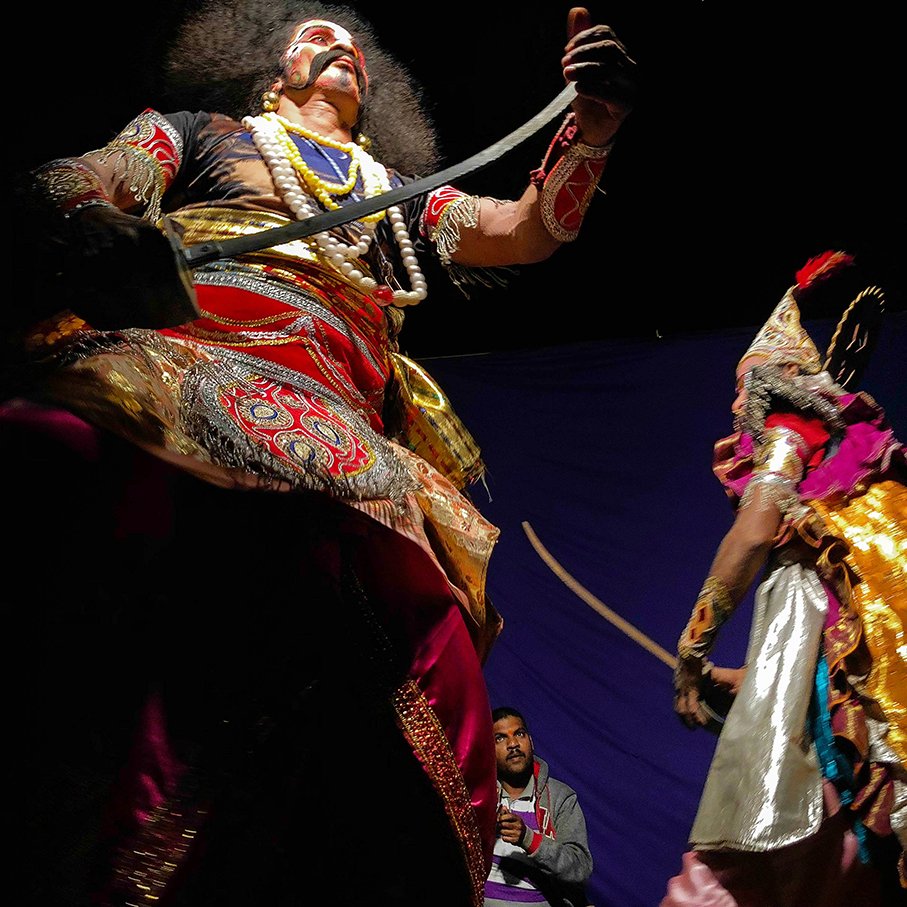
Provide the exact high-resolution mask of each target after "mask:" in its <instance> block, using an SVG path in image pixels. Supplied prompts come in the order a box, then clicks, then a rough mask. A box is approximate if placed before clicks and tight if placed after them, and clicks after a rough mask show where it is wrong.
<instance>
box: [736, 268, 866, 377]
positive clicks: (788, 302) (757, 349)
mask: <svg viewBox="0 0 907 907" xmlns="http://www.w3.org/2000/svg"><path fill="white" fill-rule="evenodd" d="M853 261H854V259H853V256H851V255H848V254H847V253H846V252H824V253H823V254H822V255H818V256H816V257H815V258H812V259H810V260H809V261H808V262H807V263H806V264H805V265H804V266H803V267H802V268H801V269H800V270H799V271H797V275H796V278H797V282H796V283H795V284H794V285H793V286H792V287H790V288H789V289H788V291H787V292H786V293H785V294H784V296H783V297H782V298H781V301H780V302H779V303H778V304H777V305H776V306H775V309H774V311H773V312H772V314H771V315H770V316H769V318H768V321H766V322H765V324H764V325H762V327H761V328H760V329H759V333H758V334H756V337H755V339H754V340H753V342H752V343H751V344H750V345H749V348H748V349H747V351H746V352H745V353H744V354H743V355H742V356H741V357H740V360H739V362H738V363H737V365H738V367H739V365H740V363H741V362H743V361H744V360H745V359H749V358H750V357H751V356H759V357H761V358H763V359H765V360H766V361H768V362H770V363H772V364H774V365H787V364H788V363H794V364H796V365H798V366H799V367H800V370H801V371H802V372H804V373H806V374H808V375H815V374H816V373H817V372H820V371H822V368H823V362H822V357H821V355H820V354H819V350H818V349H817V348H816V345H815V343H813V341H812V338H811V337H810V336H809V334H807V333H806V331H805V330H804V328H803V326H802V325H801V324H800V307H799V306H798V304H797V299H798V297H799V295H800V294H801V293H802V292H803V291H804V290H806V289H808V288H809V287H810V286H811V285H812V284H814V283H815V282H816V281H817V280H820V279H823V278H825V277H827V276H829V275H830V274H832V273H834V272H836V271H837V270H838V269H839V268H841V267H844V266H846V265H850V264H853Z"/></svg>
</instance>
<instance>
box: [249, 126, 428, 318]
mask: <svg viewBox="0 0 907 907" xmlns="http://www.w3.org/2000/svg"><path fill="white" fill-rule="evenodd" d="M243 126H245V127H246V129H248V130H249V133H250V134H251V136H252V141H253V142H254V143H255V147H256V148H257V149H258V151H259V153H260V154H261V156H262V158H263V159H264V161H265V163H266V164H267V166H268V169H269V170H270V172H271V178H272V179H273V180H274V186H275V187H276V188H277V190H278V192H279V193H280V194H281V196H282V198H283V200H284V202H285V203H286V205H287V207H288V208H289V209H290V210H291V211H292V212H293V215H294V216H295V217H296V219H297V220H305V219H306V218H309V217H312V216H314V215H315V214H317V213H318V211H317V209H316V208H315V207H314V206H313V204H312V200H313V199H314V200H317V201H318V203H319V204H320V205H321V207H322V208H324V209H327V210H337V209H338V208H340V207H342V205H341V204H340V203H339V202H338V201H336V200H335V199H334V196H342V195H348V194H349V193H351V192H352V191H353V189H354V188H355V186H356V183H357V180H358V178H359V176H360V175H361V177H362V186H363V194H364V196H365V198H374V197H376V196H378V195H382V194H383V193H385V192H388V191H390V188H391V187H390V181H389V179H388V176H387V170H386V169H385V168H384V167H383V166H382V165H381V164H380V163H379V162H378V161H376V160H375V159H374V158H373V157H372V156H371V155H370V154H368V152H366V151H365V149H363V148H362V147H361V146H359V145H358V144H357V143H356V142H336V141H334V140H333V139H329V138H326V137H325V136H322V135H319V134H318V133H317V132H314V131H312V130H310V129H306V128H305V127H304V126H300V125H299V124H297V123H291V122H290V121H289V120H287V119H285V118H284V117H282V116H279V115H278V114H276V113H264V114H261V115H260V116H257V117H245V118H244V119H243ZM290 132H292V133H294V134H295V135H299V136H302V137H303V138H306V139H308V140H309V141H311V142H315V143H316V144H319V145H322V146H324V147H326V148H334V149H336V150H337V151H342V152H343V153H345V154H347V155H349V158H350V165H349V171H348V172H347V175H346V178H345V180H344V181H343V182H338V183H331V182H328V181H327V180H325V179H323V178H322V177H321V176H320V175H319V174H317V173H316V172H315V171H314V170H313V169H312V168H311V167H310V166H309V165H308V164H307V163H306V162H305V160H304V159H303V157H302V154H301V153H300V152H299V149H298V148H297V147H296V144H295V142H294V141H293V140H292V138H290V135H289V133H290ZM339 175H340V176H342V174H339ZM385 216H387V219H388V221H389V222H390V226H391V230H392V231H393V234H394V238H395V239H396V241H397V245H398V247H399V249H400V254H401V256H402V259H403V265H404V267H405V268H406V273H407V276H408V278H409V284H410V287H411V289H410V290H392V289H391V288H390V287H389V286H386V285H384V284H381V285H379V284H378V281H376V280H375V279H374V278H373V277H370V276H368V274H367V273H363V271H362V270H361V269H360V268H357V267H356V264H357V261H356V260H357V259H358V258H359V257H360V256H361V255H364V254H365V253H366V252H368V250H369V247H370V246H371V244H372V241H373V239H374V235H375V227H376V226H377V224H378V223H379V222H380V221H381V220H383V219H384V217H385ZM305 241H306V242H307V243H308V244H309V245H310V247H312V249H313V251H316V252H317V253H318V254H319V255H320V256H321V258H322V259H323V260H324V261H326V262H327V263H328V264H329V265H331V267H333V268H334V269H335V270H337V271H339V272H340V273H341V274H343V276H344V277H346V278H347V280H349V281H351V282H352V283H354V284H356V285H357V286H358V287H359V288H360V289H362V290H363V291H365V292H366V293H367V294H370V295H371V296H372V297H373V298H374V299H375V301H376V302H377V303H378V304H379V305H390V304H391V303H393V304H395V305H398V306H400V305H415V304H417V303H419V302H421V301H422V300H423V299H425V297H426V296H427V295H428V285H427V284H426V282H425V277H424V275H423V274H422V271H421V269H420V268H419V262H418V260H417V258H416V251H415V248H414V247H413V244H412V240H411V239H410V236H409V231H408V230H407V228H406V220H405V218H404V217H403V214H402V213H401V211H400V208H399V207H398V206H397V205H391V206H390V207H389V208H388V209H387V210H386V211H378V212H376V213H374V214H370V215H366V216H365V217H363V218H362V221H361V233H360V235H359V238H358V240H357V241H356V242H355V243H350V244H347V243H345V242H343V241H342V240H340V239H338V238H337V237H336V236H334V235H333V234H331V233H330V232H329V231H323V232H321V233H317V234H315V235H314V236H312V237H307V238H306V240H305Z"/></svg>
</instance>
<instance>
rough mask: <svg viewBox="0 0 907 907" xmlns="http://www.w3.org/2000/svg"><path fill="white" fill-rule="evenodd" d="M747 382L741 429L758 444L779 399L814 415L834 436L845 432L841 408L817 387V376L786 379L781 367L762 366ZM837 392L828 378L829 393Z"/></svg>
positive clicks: (749, 373) (747, 377)
mask: <svg viewBox="0 0 907 907" xmlns="http://www.w3.org/2000/svg"><path fill="white" fill-rule="evenodd" d="M823 374H824V375H826V376H827V372H826V373H821V372H820V376H821V375H823ZM804 378H806V379H807V380H804ZM744 380H745V381H746V404H745V406H744V410H743V413H742V415H741V417H740V420H739V423H740V424H739V427H740V429H741V430H742V431H743V432H745V433H746V434H748V435H750V436H751V437H752V439H753V442H754V443H755V444H760V443H761V442H762V441H763V433H764V431H765V419H766V417H767V416H768V413H769V411H770V410H771V409H772V406H773V404H774V402H775V401H776V400H783V401H785V402H786V403H789V404H791V406H792V407H793V408H794V409H796V410H798V411H800V412H805V413H813V414H814V415H816V416H818V417H819V418H820V419H821V420H822V421H823V422H824V423H825V424H826V426H827V427H828V428H829V430H830V431H831V432H832V433H840V432H843V431H844V419H843V418H842V416H841V413H840V410H839V409H838V406H837V405H836V404H835V403H834V401H833V400H830V399H828V397H826V396H823V394H822V393H821V392H820V390H819V389H818V388H817V387H816V386H815V381H816V377H815V376H794V377H793V378H787V377H785V376H784V374H783V373H782V366H780V365H774V364H769V363H763V364H762V365H757V366H755V367H754V368H752V369H751V370H750V371H749V372H748V373H747V375H746V378H745V379H744ZM835 389H836V385H834V384H833V383H832V382H831V380H830V378H829V379H828V391H829V392H834V391H835ZM838 391H840V388H838Z"/></svg>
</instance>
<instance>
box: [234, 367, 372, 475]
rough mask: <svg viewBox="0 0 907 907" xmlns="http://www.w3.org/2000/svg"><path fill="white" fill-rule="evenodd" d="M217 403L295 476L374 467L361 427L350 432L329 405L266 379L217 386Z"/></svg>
mask: <svg viewBox="0 0 907 907" xmlns="http://www.w3.org/2000/svg"><path fill="white" fill-rule="evenodd" d="M219 399H220V405H221V406H222V407H223V409H224V410H225V411H226V413H227V414H228V415H229V416H230V419H231V420H232V421H233V422H234V423H235V424H236V425H237V426H238V427H239V428H241V429H242V431H243V432H244V433H245V434H246V435H247V436H248V437H249V438H251V439H252V440H254V441H255V442H256V443H257V444H258V445H259V446H261V447H264V448H265V449H266V450H268V451H269V452H270V453H271V454H272V455H273V456H275V457H278V458H280V460H281V461H282V462H283V463H285V464H286V465H288V466H290V467H291V468H292V469H294V470H295V471H297V472H311V471H312V468H313V467H315V468H316V469H317V471H319V472H324V473H327V475H328V476H330V477H332V478H341V477H343V478H349V477H351V476H356V475H359V474H360V473H363V472H365V471H366V470H368V469H370V468H371V467H372V466H374V464H375V461H376V456H375V450H374V447H373V445H372V443H371V441H370V439H369V438H368V436H367V433H368V432H370V431H371V429H370V428H369V427H368V426H367V425H365V424H363V425H361V426H357V427H356V428H354V427H353V426H352V425H351V424H350V422H348V421H347V419H346V418H344V416H343V415H342V414H341V413H339V412H338V411H337V410H336V408H335V406H334V404H332V402H331V401H329V400H327V399H325V398H324V397H321V396H319V395H317V394H307V393H304V392H303V391H300V390H294V389H291V388H288V387H285V386H283V385H280V384H276V383H275V382H273V381H269V380H268V379H266V378H261V377H250V378H246V380H245V382H244V383H243V384H242V385H240V384H230V385H225V386H221V388H220V393H219Z"/></svg>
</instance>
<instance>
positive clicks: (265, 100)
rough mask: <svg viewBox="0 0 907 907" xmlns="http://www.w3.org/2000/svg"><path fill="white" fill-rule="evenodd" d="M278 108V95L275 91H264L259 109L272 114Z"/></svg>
mask: <svg viewBox="0 0 907 907" xmlns="http://www.w3.org/2000/svg"><path fill="white" fill-rule="evenodd" d="M279 106H280V95H279V94H278V93H277V92H276V91H273V90H271V91H266V92H265V93H264V94H263V95H262V96H261V109H262V110H264V111H265V112H266V113H273V111H275V110H277V108H278V107H279Z"/></svg>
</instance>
